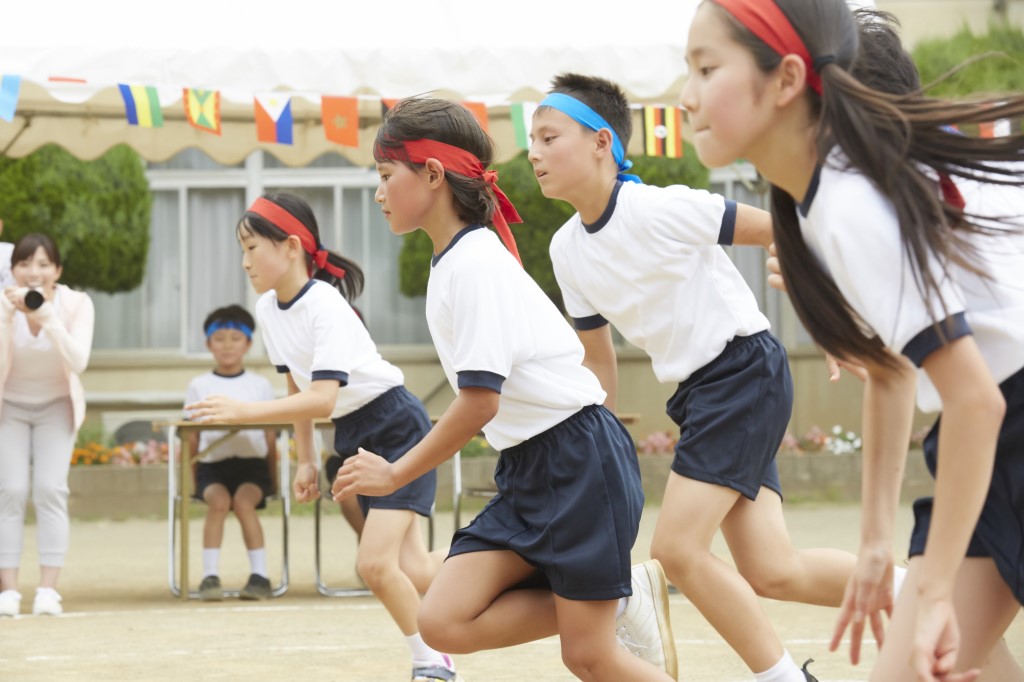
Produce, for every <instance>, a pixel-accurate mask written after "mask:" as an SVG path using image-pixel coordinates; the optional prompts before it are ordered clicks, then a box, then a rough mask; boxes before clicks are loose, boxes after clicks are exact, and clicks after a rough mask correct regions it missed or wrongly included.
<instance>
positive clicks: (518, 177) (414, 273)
mask: <svg viewBox="0 0 1024 682" xmlns="http://www.w3.org/2000/svg"><path fill="white" fill-rule="evenodd" d="M633 163H634V166H633V170H632V171H631V172H635V173H636V174H637V175H639V176H640V177H641V178H643V180H644V182H645V183H647V184H648V185H657V186H659V187H664V186H666V185H671V184H683V185H689V186H690V187H707V186H708V178H709V174H708V170H707V169H706V168H704V167H703V166H702V165H700V162H699V161H697V155H696V153H695V152H694V150H693V148H692V147H689V146H687V147H686V155H685V157H684V158H682V159H666V158H658V157H647V156H644V157H639V158H636V159H633ZM495 169H496V170H497V171H498V175H499V181H498V184H499V185H500V186H501V189H502V191H504V192H505V194H507V195H508V197H509V199H511V200H512V203H513V204H514V205H515V207H516V210H518V211H519V215H520V216H522V218H523V223H522V224H521V225H512V226H511V227H512V233H513V234H514V235H515V238H516V244H517V245H518V247H519V255H520V256H522V258H523V265H524V267H525V268H526V271H527V272H528V273H530V276H531V277H533V279H534V280H536V282H537V284H538V285H540V288H541V289H542V290H543V291H544V293H546V294H547V295H548V296H549V297H550V298H551V300H553V301H554V302H555V304H556V305H558V307H559V308H560V309H561V308H562V295H561V292H559V290H558V284H557V283H556V282H555V274H554V272H553V271H552V269H551V258H550V256H549V255H548V245H549V244H550V243H551V237H552V235H554V233H555V231H556V230H558V228H559V227H561V226H562V225H563V224H564V223H565V221H566V220H568V219H569V218H570V217H571V216H572V215H573V213H575V211H574V210H573V208H572V207H571V206H570V205H569V204H567V203H565V202H563V201H555V200H552V199H548V198H546V197H545V196H544V195H543V194H541V191H540V186H539V185H538V184H537V179H536V178H535V177H534V175H533V166H532V165H531V164H530V162H529V160H528V159H527V158H526V153H525V152H523V153H522V154H520V155H519V156H517V157H515V158H514V159H512V160H511V161H508V162H507V163H504V164H499V165H496V166H495ZM404 239H405V243H404V244H403V245H402V252H401V254H400V255H399V269H400V285H401V290H402V293H403V294H405V295H406V296H422V295H423V294H425V293H426V291H427V278H428V277H429V275H430V256H431V253H432V252H433V247H432V245H431V242H430V238H429V237H428V236H427V235H426V233H424V232H423V231H422V230H417V231H415V232H413V233H412V234H409V235H406V236H405V237H404Z"/></svg>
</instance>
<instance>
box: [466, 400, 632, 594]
mask: <svg viewBox="0 0 1024 682" xmlns="http://www.w3.org/2000/svg"><path fill="white" fill-rule="evenodd" d="M494 482H495V483H496V484H497V487H498V494H497V495H495V496H494V497H493V498H492V499H491V501H490V502H489V503H488V504H487V506H486V507H484V509H483V510H482V511H481V512H480V514H479V515H477V517H476V518H475V519H474V520H473V522H472V523H471V524H469V525H468V526H467V527H465V528H463V529H461V530H459V531H458V532H456V533H455V537H454V538H453V539H452V546H451V551H450V553H449V556H450V557H451V556H456V555H458V554H466V553H469V552H485V551H500V550H511V551H513V552H515V553H516V554H518V555H519V556H521V557H522V558H523V559H524V560H526V561H527V562H529V563H530V564H532V565H534V566H536V567H537V568H538V570H539V572H540V573H541V574H542V575H543V577H544V579H546V584H547V585H548V586H550V589H551V590H552V591H553V592H554V593H555V594H557V595H558V596H560V597H564V598H566V599H575V600H609V599H618V598H619V597H626V596H629V595H630V594H632V591H631V588H630V563H631V562H630V554H629V552H630V550H631V549H632V548H633V543H634V542H636V536H637V532H638V530H639V527H640V513H641V512H642V511H643V506H644V493H643V488H642V487H641V485H640V465H639V462H638V461H637V456H636V447H635V446H634V445H633V441H632V439H631V438H630V436H629V433H628V432H627V431H626V428H625V427H624V426H623V425H622V424H621V423H620V422H619V420H618V419H616V418H615V416H614V415H612V413H611V412H609V411H608V410H606V409H605V408H604V407H602V406H599V405H591V406H589V407H585V408H583V409H582V410H580V411H579V412H577V413H576V414H574V415H573V416H571V417H569V418H568V419H566V420H565V421H563V422H562V423H560V424H556V425H555V426H553V427H551V428H550V429H548V430H547V431H544V432H543V433H540V434H537V435H536V436H534V437H533V438H530V439H529V440H527V441H524V442H522V443H520V444H519V445H516V446H514V447H511V448H509V449H507V450H503V451H502V453H501V456H500V457H499V458H498V465H497V467H496V468H495V471H494Z"/></svg>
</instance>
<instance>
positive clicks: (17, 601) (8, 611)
mask: <svg viewBox="0 0 1024 682" xmlns="http://www.w3.org/2000/svg"><path fill="white" fill-rule="evenodd" d="M19 613H21V592H18V591H17V590H4V591H3V592H0V616H17V615H18V614H19Z"/></svg>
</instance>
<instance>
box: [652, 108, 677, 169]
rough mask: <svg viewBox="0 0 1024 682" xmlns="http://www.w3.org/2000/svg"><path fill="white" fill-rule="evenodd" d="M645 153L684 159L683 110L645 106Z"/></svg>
mask: <svg viewBox="0 0 1024 682" xmlns="http://www.w3.org/2000/svg"><path fill="white" fill-rule="evenodd" d="M644 152H645V153H646V154H647V156H667V157H669V158H672V159H680V158H682V157H683V110H682V109H680V108H679V107H660V106H654V105H645V106H644Z"/></svg>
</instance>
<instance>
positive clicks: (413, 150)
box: [381, 140, 523, 265]
mask: <svg viewBox="0 0 1024 682" xmlns="http://www.w3.org/2000/svg"><path fill="white" fill-rule="evenodd" d="M403 146H404V147H405V153H406V155H407V156H408V158H409V161H411V162H412V163H426V161H427V159H437V160H438V161H440V162H441V165H442V166H444V169H445V170H448V171H451V172H453V173H458V174H459V175H465V176H466V177H467V178H483V180H484V182H486V183H487V186H488V187H490V188H491V191H492V192H494V198H495V199H496V200H497V201H498V207H497V208H498V210H496V211H495V212H494V229H495V230H497V231H498V236H499V237H501V241H502V242H503V243H504V244H505V247H506V248H507V249H508V250H509V251H511V252H512V255H513V256H515V257H516V260H517V261H519V264H520V265H522V264H523V260H522V258H520V257H519V249H518V248H517V247H516V240H515V237H513V236H512V230H511V229H509V226H508V224H509V223H521V222H523V219H522V218H520V217H519V213H518V212H517V211H516V209H515V206H513V205H512V202H511V201H509V198H508V197H507V196H505V193H504V192H502V191H501V189H500V188H499V187H498V171H493V170H489V171H485V170H484V167H483V164H482V163H480V159H478V158H476V156H474V155H473V154H471V153H470V152H468V151H466V150H465V149H461V148H459V147H455V146H452V145H450V144H445V143H444V142H437V141H436V140H410V141H408V142H405V143H404V145H403ZM381 151H383V152H384V153H385V154H386V153H387V151H388V150H386V149H383V148H381Z"/></svg>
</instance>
